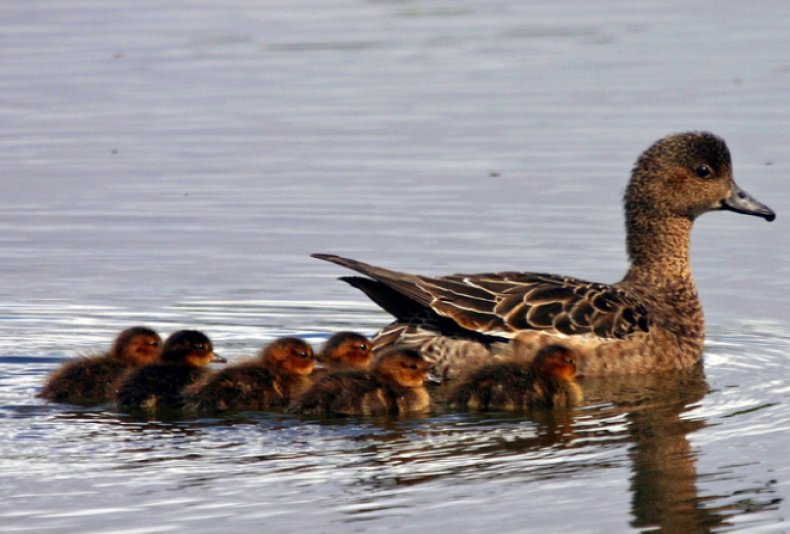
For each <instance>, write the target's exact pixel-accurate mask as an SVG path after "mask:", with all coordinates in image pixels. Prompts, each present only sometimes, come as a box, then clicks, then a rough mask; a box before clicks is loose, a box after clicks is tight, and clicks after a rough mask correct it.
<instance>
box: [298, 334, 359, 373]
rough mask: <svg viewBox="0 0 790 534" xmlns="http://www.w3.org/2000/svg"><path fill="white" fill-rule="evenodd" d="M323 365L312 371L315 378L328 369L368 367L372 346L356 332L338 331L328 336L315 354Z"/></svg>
mask: <svg viewBox="0 0 790 534" xmlns="http://www.w3.org/2000/svg"><path fill="white" fill-rule="evenodd" d="M317 359H318V361H319V362H320V363H321V364H323V367H321V368H317V369H316V370H315V371H313V374H312V378H313V380H316V379H318V378H321V377H322V376H324V375H325V374H327V373H328V372H330V371H339V370H342V369H347V370H350V369H362V370H368V369H370V365H371V363H372V362H373V347H372V345H371V343H370V340H369V339H368V338H366V337H365V336H363V335H362V334H357V333H356V332H338V333H336V334H334V335H333V336H332V337H330V338H329V339H328V340H327V342H326V343H325V344H324V346H323V348H322V349H321V352H320V353H319V355H318V356H317Z"/></svg>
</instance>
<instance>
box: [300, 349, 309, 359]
mask: <svg viewBox="0 0 790 534" xmlns="http://www.w3.org/2000/svg"><path fill="white" fill-rule="evenodd" d="M299 357H300V358H305V359H307V358H309V355H308V354H307V352H305V351H303V350H302V351H299Z"/></svg>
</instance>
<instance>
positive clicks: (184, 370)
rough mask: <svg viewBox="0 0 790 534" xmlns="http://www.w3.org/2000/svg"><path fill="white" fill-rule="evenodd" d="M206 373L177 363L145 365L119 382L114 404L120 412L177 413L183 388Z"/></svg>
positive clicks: (180, 404) (182, 400) (181, 402)
mask: <svg viewBox="0 0 790 534" xmlns="http://www.w3.org/2000/svg"><path fill="white" fill-rule="evenodd" d="M206 372H207V371H206V370H205V369H203V368H201V367H194V366H191V365H186V364H180V363H168V362H166V363H157V364H152V365H146V366H144V367H141V368H140V369H137V370H135V371H132V372H131V373H130V374H129V375H128V376H127V377H126V378H125V379H124V380H123V381H122V382H121V384H120V386H119V387H118V391H117V393H116V397H115V400H116V402H117V405H118V408H119V409H120V410H123V411H135V410H148V411H157V410H178V409H181V408H183V407H184V397H183V394H182V392H183V390H184V388H186V387H187V386H189V385H190V384H192V383H193V382H196V381H198V380H200V379H201V378H202V377H203V376H205V374H206Z"/></svg>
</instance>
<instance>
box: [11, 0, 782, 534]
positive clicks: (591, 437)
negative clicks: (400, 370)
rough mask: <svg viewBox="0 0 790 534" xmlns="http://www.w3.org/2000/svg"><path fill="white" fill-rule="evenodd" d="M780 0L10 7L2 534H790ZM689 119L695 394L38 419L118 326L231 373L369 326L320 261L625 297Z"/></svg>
mask: <svg viewBox="0 0 790 534" xmlns="http://www.w3.org/2000/svg"><path fill="white" fill-rule="evenodd" d="M788 21H790V4H786V3H784V2H764V3H760V4H748V5H747V3H744V2H737V1H723V2H717V3H716V4H715V7H714V6H713V5H712V4H710V3H709V2H701V1H693V2H680V1H676V2H649V1H645V2H631V1H624V0H622V1H615V2H607V3H606V5H605V6H603V5H599V4H596V5H592V4H588V3H586V2H581V1H575V2H564V3H557V2H542V3H528V2H520V1H517V0H501V1H491V2H470V1H465V0H410V1H409V0H402V1H398V0H377V1H375V0H370V1H362V0H355V1H351V0H341V1H336V2H326V1H321V0H311V1H308V0H297V1H289V2H252V1H244V0H236V1H233V0H231V1H219V0H216V1H213V0H202V1H198V0H194V1H185V2H179V3H176V4H173V5H172V6H170V7H168V6H165V5H162V4H161V3H155V2H145V3H140V2H132V1H129V0H114V1H107V0H77V1H73V2H55V1H52V0H49V1H47V0H44V1H39V2H27V1H21V0H20V1H14V0H10V1H7V2H4V3H3V4H2V6H0V43H1V45H0V150H1V152H2V177H1V178H0V280H2V282H0V477H1V478H2V484H0V524H1V525H2V527H1V528H0V530H2V531H3V532H116V533H137V534H142V533H158V532H181V531H187V530H189V531H190V532H216V531H219V530H231V529H233V530H236V531H264V530H266V531H273V530H275V529H280V530H282V529H285V528H288V529H289V531H293V532H303V531H308V529H309V530H310V531H314V532H375V531H383V530H402V531H417V530H420V531H425V530H429V529H439V530H440V531H450V530H452V531H457V532H481V531H501V532H560V531H565V532H623V531H634V530H656V529H663V531H666V532H706V531H717V532H729V531H744V532H782V531H788V530H790V519H788V516H790V504H788V501H787V499H788V497H790V486H789V485H790V460H788V456H787V449H788V447H789V446H790V431H789V429H790V406H788V397H789V396H790V374H789V373H788V371H787V369H788V365H787V363H786V362H787V357H788V356H787V354H788V351H790V326H789V325H788V321H787V318H788V317H789V316H790V313H788V312H790V303H788V300H789V299H788V298H787V295H788V293H790V237H789V236H790V232H788V230H787V226H786V225H787V221H788V220H790V219H789V218H788V217H787V214H788V212H789V210H788V208H789V207H790V189H788V187H787V186H786V185H783V184H786V183H787V177H788V172H789V171H790V159H788V147H789V146H790V100H789V95H790V55H788V50H790V23H788ZM689 129H708V130H711V131H713V132H715V133H717V134H719V135H721V136H722V137H724V138H725V139H726V140H727V142H728V144H729V146H730V149H731V151H732V154H733V159H734V164H735V174H736V178H737V180H738V181H739V183H740V185H741V186H742V187H743V188H744V189H745V190H747V191H749V192H750V193H752V194H753V195H754V196H755V197H756V198H758V199H760V200H762V201H763V202H765V203H767V204H768V205H769V206H771V207H772V208H773V209H774V210H775V211H776V212H777V214H778V219H777V220H776V221H775V222H774V223H773V224H766V223H765V222H764V221H762V220H761V219H758V218H754V217H745V216H740V215H736V214H733V213H721V214H711V215H706V216H704V217H702V218H701V219H700V220H699V221H698V222H697V224H696V228H695V231H694V236H693V246H692V257H693V263H694V269H695V277H696V280H697V283H698V286H699V290H700V293H701V296H702V300H703V304H704V306H705V310H706V318H707V324H708V334H707V335H708V337H707V344H706V349H705V356H704V370H702V369H697V370H693V371H689V372H684V373H678V374H670V375H658V376H650V377H640V378H633V377H632V378H630V379H624V380H616V379H612V380H608V381H603V380H602V381H597V382H588V383H585V387H586V388H587V392H588V402H587V404H586V405H585V406H583V407H581V408H579V409H577V410H574V411H571V412H557V413H537V414H534V415H509V416H508V415H498V414H491V415H475V414H468V413H446V412H443V411H441V410H437V411H436V412H435V413H432V414H431V415H430V416H426V417H415V418H406V419H397V420H378V419H372V420H371V419H357V420H354V419H352V420H338V421H333V422H321V423H319V422H316V421H313V420H310V419H299V418H294V417H289V416H285V415H283V414H277V413H265V414H264V413H257V414H244V415H237V416H229V417H227V418H218V419H201V420H197V421H196V420H178V421H155V420H153V421H140V420H134V419H129V418H128V417H126V416H124V415H123V414H118V413H116V412H114V411H113V410H112V409H111V408H109V407H104V408H78V407H73V406H67V405H58V404H47V403H45V402H42V401H41V400H39V399H37V398H35V394H36V392H37V391H38V390H39V388H40V386H41V384H42V382H43V381H44V379H45V377H46V375H47V373H48V372H50V371H51V370H53V369H55V368H56V367H57V366H59V365H60V364H62V363H63V362H64V361H66V360H67V359H69V358H73V357H75V356H76V355H78V354H80V353H84V352H86V351H97V350H103V349H106V348H107V347H108V346H109V343H110V341H111V339H112V338H113V337H114V335H115V334H116V333H117V332H118V331H119V330H120V329H122V328H125V327H127V326H130V325H134V324H146V325H149V326H152V327H155V328H157V329H159V330H160V331H161V332H162V333H163V334H165V335H167V334H169V333H170V332H172V331H174V330H177V329H181V328H200V329H203V330H204V331H205V332H206V333H208V334H209V335H210V336H211V337H212V339H213V340H214V342H215V345H216V347H217V349H218V351H219V352H221V353H222V354H223V355H225V356H227V357H229V358H230V359H231V360H235V359H237V358H242V357H244V356H245V355H247V354H250V353H252V352H254V351H255V350H257V349H258V348H259V347H260V346H261V345H262V344H263V343H265V342H267V341H269V340H271V339H273V338H275V337H278V336H281V335H286V334H287V335H299V336H304V337H306V338H307V339H309V340H310V341H312V342H314V343H316V344H317V343H320V342H321V341H322V340H323V339H325V338H326V337H327V336H328V335H329V334H331V333H332V332H334V331H337V330H343V329H355V330H359V331H361V332H363V333H366V334H372V333H373V332H375V330H376V329H377V328H379V327H380V326H383V325H384V324H386V323H387V322H388V320H389V318H388V316H387V315H386V314H385V313H384V312H382V311H380V310H378V309H377V308H376V307H375V306H374V305H373V304H371V303H370V302H368V301H367V299H366V298H365V297H364V296H363V295H362V294H361V293H359V292H358V291H356V290H354V289H353V288H350V287H348V286H346V285H345V284H343V283H341V282H338V281H336V280H335V278H336V277H337V276H340V275H343V274H346V273H343V272H342V270H341V269H339V268H337V267H336V266H333V265H330V264H325V263H322V262H319V261H317V260H313V259H311V258H309V257H308V255H309V254H310V253H311V252H332V253H338V254H342V255H347V256H351V257H355V258H358V259H361V260H364V261H369V262H372V263H376V264H380V265H383V266H387V267H391V268H395V269H401V270H407V271H412V272H421V273H426V274H447V273H451V272H483V271H489V270H532V271H548V272H559V273H564V274H569V275H574V276H578V277H582V278H586V279H591V280H597V281H615V280H617V279H619V277H620V276H622V273H623V272H624V269H625V267H626V261H625V253H624V247H623V222H622V214H621V207H620V199H621V196H622V192H623V189H624V186H625V183H626V180H627V178H628V173H629V170H630V168H631V166H632V165H633V162H634V160H635V159H636V157H637V156H638V154H639V153H640V152H641V151H642V150H643V149H645V148H646V147H647V146H648V145H649V144H651V143H652V142H653V141H654V140H655V139H657V138H659V137H661V136H663V135H666V134H668V133H672V132H676V131H682V130H689Z"/></svg>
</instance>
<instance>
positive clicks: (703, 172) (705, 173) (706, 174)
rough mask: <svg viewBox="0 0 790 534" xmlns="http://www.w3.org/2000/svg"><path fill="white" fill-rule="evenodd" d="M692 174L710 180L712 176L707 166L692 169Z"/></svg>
mask: <svg viewBox="0 0 790 534" xmlns="http://www.w3.org/2000/svg"><path fill="white" fill-rule="evenodd" d="M694 172H695V173H696V174H697V176H699V177H700V178H710V177H711V175H712V174H713V171H712V170H710V167H708V166H707V165H700V166H699V167H697V168H695V169H694Z"/></svg>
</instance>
